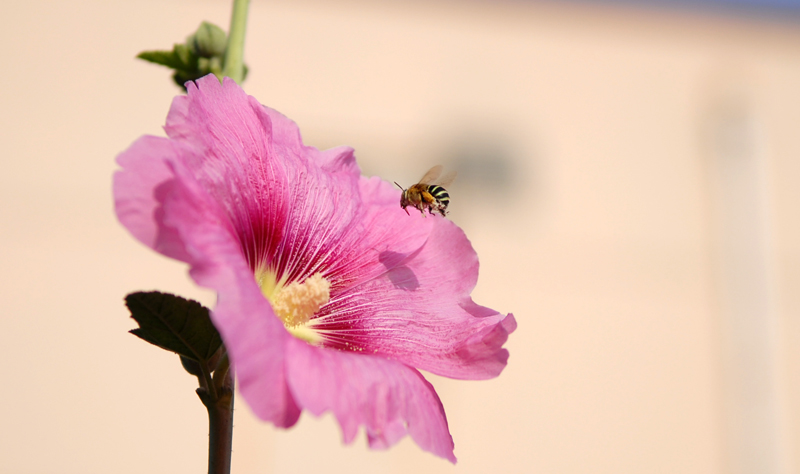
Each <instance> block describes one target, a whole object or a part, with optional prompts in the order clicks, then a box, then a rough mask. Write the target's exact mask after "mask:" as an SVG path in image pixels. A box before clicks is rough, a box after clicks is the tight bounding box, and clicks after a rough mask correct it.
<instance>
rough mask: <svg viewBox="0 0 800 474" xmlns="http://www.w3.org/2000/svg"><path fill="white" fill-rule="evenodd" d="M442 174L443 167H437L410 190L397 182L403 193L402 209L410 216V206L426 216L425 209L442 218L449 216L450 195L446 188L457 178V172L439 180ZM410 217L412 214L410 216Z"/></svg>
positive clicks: (401, 199) (430, 170) (401, 198)
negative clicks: (436, 213)
mask: <svg viewBox="0 0 800 474" xmlns="http://www.w3.org/2000/svg"><path fill="white" fill-rule="evenodd" d="M440 174H442V165H436V166H434V167H433V168H431V169H429V170H428V172H427V173H425V175H424V176H423V177H422V179H420V180H419V182H418V183H417V184H415V185H413V186H411V187H410V188H408V189H405V188H403V187H402V186H400V185H399V184H397V182H396V181H395V183H394V184H396V185H397V187H398V188H400V190H401V191H403V194H401V195H400V207H402V208H403V210H404V211H406V214H408V209H406V208H407V207H408V206H412V207H415V208H417V209H418V210H419V212H421V213H422V215H423V216H424V215H425V209H427V210H428V212H429V213H430V214H431V215H433V213H434V211H436V212H438V213H439V214H441V215H442V216H444V215H446V214H447V205H448V204H450V195H449V194H447V190H446V189H444V187H445V186H449V185H450V183H452V182H453V180H454V179H455V177H456V173H455V172H450V173H448V174H446V175H444V176H443V177H442V179H438V178H439V175H440ZM409 215H410V214H409Z"/></svg>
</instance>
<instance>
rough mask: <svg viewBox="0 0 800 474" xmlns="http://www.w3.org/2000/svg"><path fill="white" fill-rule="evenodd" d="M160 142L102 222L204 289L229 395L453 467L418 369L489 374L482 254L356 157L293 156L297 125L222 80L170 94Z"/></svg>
mask: <svg viewBox="0 0 800 474" xmlns="http://www.w3.org/2000/svg"><path fill="white" fill-rule="evenodd" d="M165 130H166V132H167V136H168V138H160V137H153V136H144V137H142V138H140V139H139V140H137V141H136V142H135V143H134V144H133V145H132V146H131V147H130V148H129V149H128V150H126V151H125V152H124V153H122V154H121V155H120V156H119V158H118V162H119V164H120V165H121V166H122V168H123V169H122V170H121V171H118V172H117V173H116V175H115V176H114V197H115V202H116V212H117V216H118V217H119V219H120V221H121V222H122V224H123V225H125V227H127V228H128V230H130V232H131V233H132V234H133V235H134V236H135V237H136V238H137V239H139V240H140V241H142V242H143V243H145V244H146V245H148V246H150V247H152V248H153V249H155V250H156V251H158V252H161V253H162V254H164V255H167V256H169V257H172V258H175V259H178V260H181V261H184V262H186V263H188V264H189V265H190V267H191V269H190V275H191V276H192V278H193V279H194V280H195V281H196V282H197V283H198V284H199V285H201V286H204V287H207V288H211V289H214V290H216V291H217V294H218V301H217V306H216V308H215V309H214V310H213V313H212V318H213V321H214V324H215V325H216V326H217V328H218V329H219V332H220V334H221V335H222V338H223V340H224V342H225V346H226V347H227V349H228V352H229V354H230V357H231V360H232V363H233V365H234V367H235V369H236V374H237V377H238V380H239V382H238V383H239V388H240V391H241V393H242V395H243V396H244V398H245V400H246V401H247V403H248V404H249V405H250V407H251V408H252V409H253V411H254V412H255V413H256V414H257V415H258V416H259V417H261V418H262V419H264V420H268V421H271V422H272V423H274V424H275V425H277V426H280V427H290V426H292V425H294V424H295V423H296V422H297V419H298V417H299V416H300V412H301V410H302V409H303V408H305V409H307V410H309V411H310V412H311V413H313V414H314V415H320V414H322V413H323V412H326V411H329V410H330V411H332V412H333V414H334V415H335V416H336V419H337V420H338V421H339V424H340V425H341V427H342V431H343V437H344V441H345V442H350V441H352V440H353V438H354V437H355V436H356V434H357V432H358V429H359V427H360V426H362V425H363V426H364V427H365V430H366V434H367V437H368V440H369V444H370V446H371V447H373V448H385V447H388V446H391V445H392V444H394V443H396V442H397V441H398V440H400V439H401V438H402V437H403V436H405V434H406V433H408V434H410V435H411V437H412V438H413V439H414V441H415V442H416V443H417V444H418V445H419V446H420V447H421V448H423V449H425V450H427V451H430V452H432V453H434V454H436V455H438V456H441V457H444V458H447V459H449V460H450V461H452V462H455V456H454V455H453V440H452V438H451V436H450V432H449V430H448V427H447V420H446V418H445V414H444V409H443V407H442V404H441V402H440V401H439V397H438V396H437V395H436V392H435V391H434V389H433V387H432V386H431V385H430V383H428V382H427V381H426V380H425V378H424V377H423V376H422V374H420V373H419V372H418V371H417V368H419V369H424V370H427V371H429V372H432V373H435V374H439V375H443V376H447V377H453V378H458V379H488V378H492V377H495V376H497V375H498V374H499V373H500V372H501V371H502V370H503V368H504V367H505V365H506V361H507V359H508V351H507V350H505V349H503V348H502V345H503V344H504V343H505V341H506V339H507V338H508V334H509V333H511V332H512V331H513V330H514V329H515V327H516V322H515V320H514V317H513V316H512V315H510V314H509V315H502V314H499V313H497V312H496V311H494V310H491V309H489V308H485V307H482V306H478V305H477V304H475V303H474V302H473V301H472V299H471V298H470V296H469V294H470V292H471V291H472V288H473V287H474V286H475V283H476V281H477V277H478V258H477V255H476V254H475V251H474V250H473V249H472V247H471V245H470V243H469V241H468V240H467V238H466V236H465V235H464V233H463V232H462V231H461V229H459V228H458V227H457V226H456V225H454V224H453V223H452V222H450V221H449V220H447V219H444V218H441V217H427V218H423V217H422V216H420V215H419V214H417V215H413V214H412V216H410V217H409V216H408V215H406V213H405V212H403V210H402V209H401V208H400V205H399V202H400V191H399V190H398V189H396V188H394V186H393V185H392V184H390V183H388V182H384V181H382V180H380V179H378V178H365V177H362V176H360V170H359V168H358V166H357V165H356V162H355V158H354V156H353V150H352V149H350V148H346V147H340V148H334V149H332V150H327V151H319V150H317V149H316V148H312V147H308V146H305V145H303V142H302V141H301V138H300V132H299V130H298V128H297V125H295V123H294V122H292V121H291V120H289V119H287V118H286V117H284V116H283V115H281V114H279V113H278V112H276V111H274V110H272V109H269V108H267V107H264V106H262V105H260V104H259V103H258V102H257V101H256V100H255V99H254V98H252V97H249V96H247V95H246V94H245V93H244V91H242V89H241V88H239V86H238V85H236V83H235V82H233V81H231V80H229V79H225V82H224V84H220V83H219V81H217V79H216V78H215V77H214V76H212V75H209V76H206V77H204V78H202V79H200V80H198V81H197V82H196V84H192V83H190V84H189V87H188V96H179V97H176V98H175V100H174V101H173V103H172V107H171V109H170V112H169V115H168V117H167V124H166V127H165Z"/></svg>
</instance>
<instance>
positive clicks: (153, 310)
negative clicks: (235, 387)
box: [125, 291, 222, 370]
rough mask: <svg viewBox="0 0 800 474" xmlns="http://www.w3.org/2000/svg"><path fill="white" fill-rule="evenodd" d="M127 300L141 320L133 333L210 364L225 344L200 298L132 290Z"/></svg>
mask: <svg viewBox="0 0 800 474" xmlns="http://www.w3.org/2000/svg"><path fill="white" fill-rule="evenodd" d="M125 304H126V305H127V306H128V309H129V310H130V311H131V317H132V318H133V319H135V320H136V322H137V323H139V327H138V328H137V329H133V330H131V333H132V334H134V335H135V336H138V337H140V338H142V339H144V340H145V341H147V342H149V343H151V344H155V345H156V346H159V347H161V348H163V349H166V350H168V351H172V352H176V353H178V354H179V355H181V356H183V357H186V358H189V359H192V360H196V361H198V362H200V363H201V364H206V365H208V364H209V361H210V360H211V359H212V357H214V355H215V353H216V352H217V350H218V349H219V348H220V346H221V345H222V338H221V337H220V335H219V332H217V329H216V328H215V327H214V325H213V324H212V323H211V318H210V317H209V310H208V308H206V307H205V306H203V305H201V304H200V303H198V302H197V301H193V300H187V299H184V298H181V297H180V296H175V295H170V294H168V293H160V292H158V291H152V292H138V293H131V294H129V295H128V296H126V297H125ZM212 370H213V368H212Z"/></svg>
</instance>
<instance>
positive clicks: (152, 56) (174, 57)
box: [136, 44, 197, 70]
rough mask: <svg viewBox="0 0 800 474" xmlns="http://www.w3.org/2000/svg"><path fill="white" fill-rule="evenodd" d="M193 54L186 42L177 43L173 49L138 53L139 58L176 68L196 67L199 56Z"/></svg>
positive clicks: (187, 68)
mask: <svg viewBox="0 0 800 474" xmlns="http://www.w3.org/2000/svg"><path fill="white" fill-rule="evenodd" d="M192 56H193V54H192V52H191V50H190V49H189V48H187V47H186V45H185V44H176V45H175V47H174V48H173V49H172V51H163V50H158V51H142V52H141V53H139V54H137V55H136V57H137V58H139V59H144V60H145V61H148V62H151V63H155V64H160V65H161V66H166V67H168V68H170V69H175V70H189V69H195V68H196V65H197V57H194V58H193V57H192Z"/></svg>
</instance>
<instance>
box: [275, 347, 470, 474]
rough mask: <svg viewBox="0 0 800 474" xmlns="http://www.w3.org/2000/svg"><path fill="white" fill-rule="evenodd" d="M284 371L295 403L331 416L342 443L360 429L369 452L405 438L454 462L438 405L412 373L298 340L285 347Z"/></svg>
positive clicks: (398, 365) (377, 359) (400, 366)
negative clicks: (286, 372) (361, 427)
mask: <svg viewBox="0 0 800 474" xmlns="http://www.w3.org/2000/svg"><path fill="white" fill-rule="evenodd" d="M287 366H288V368H289V370H288V377H289V386H290V387H291V389H292V393H293V394H294V396H295V398H296V399H297V401H298V403H299V404H300V405H302V406H303V407H306V408H308V409H309V410H310V411H311V412H312V413H313V414H315V415H320V414H322V413H324V412H326V411H328V410H330V411H332V412H333V414H334V416H336V419H337V420H338V421H339V424H340V425H341V427H342V433H343V436H344V441H345V442H346V443H349V442H351V441H353V439H354V438H355V436H356V434H357V433H358V428H359V427H360V426H362V425H363V426H364V428H365V430H366V432H367V438H368V440H369V441H370V446H371V447H373V448H386V447H389V446H391V445H393V444H394V443H396V442H397V441H399V440H400V439H401V438H402V437H403V436H404V435H405V434H406V433H408V434H410V435H411V438H412V439H413V440H414V441H415V442H416V443H417V444H418V445H419V446H420V447H421V448H422V449H424V450H426V451H429V452H431V453H433V454H435V455H437V456H441V457H443V458H446V459H449V460H450V461H451V462H456V458H455V456H454V454H453V438H452V437H451V436H450V432H449V431H448V427H447V418H446V417H445V414H444V408H443V407H442V403H441V401H439V397H438V396H437V395H436V392H435V391H434V390H433V387H432V386H431V384H430V383H428V381H427V380H425V378H424V377H423V376H422V374H420V373H419V372H418V371H417V370H415V369H413V368H411V367H408V366H406V365H403V364H401V363H399V362H395V361H390V360H386V359H383V358H381V357H374V356H370V355H366V354H356V353H352V352H344V351H333V350H329V349H323V348H319V347H314V346H311V345H309V344H307V343H305V342H303V341H300V340H297V339H292V340H290V341H289V343H288V356H287Z"/></svg>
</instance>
